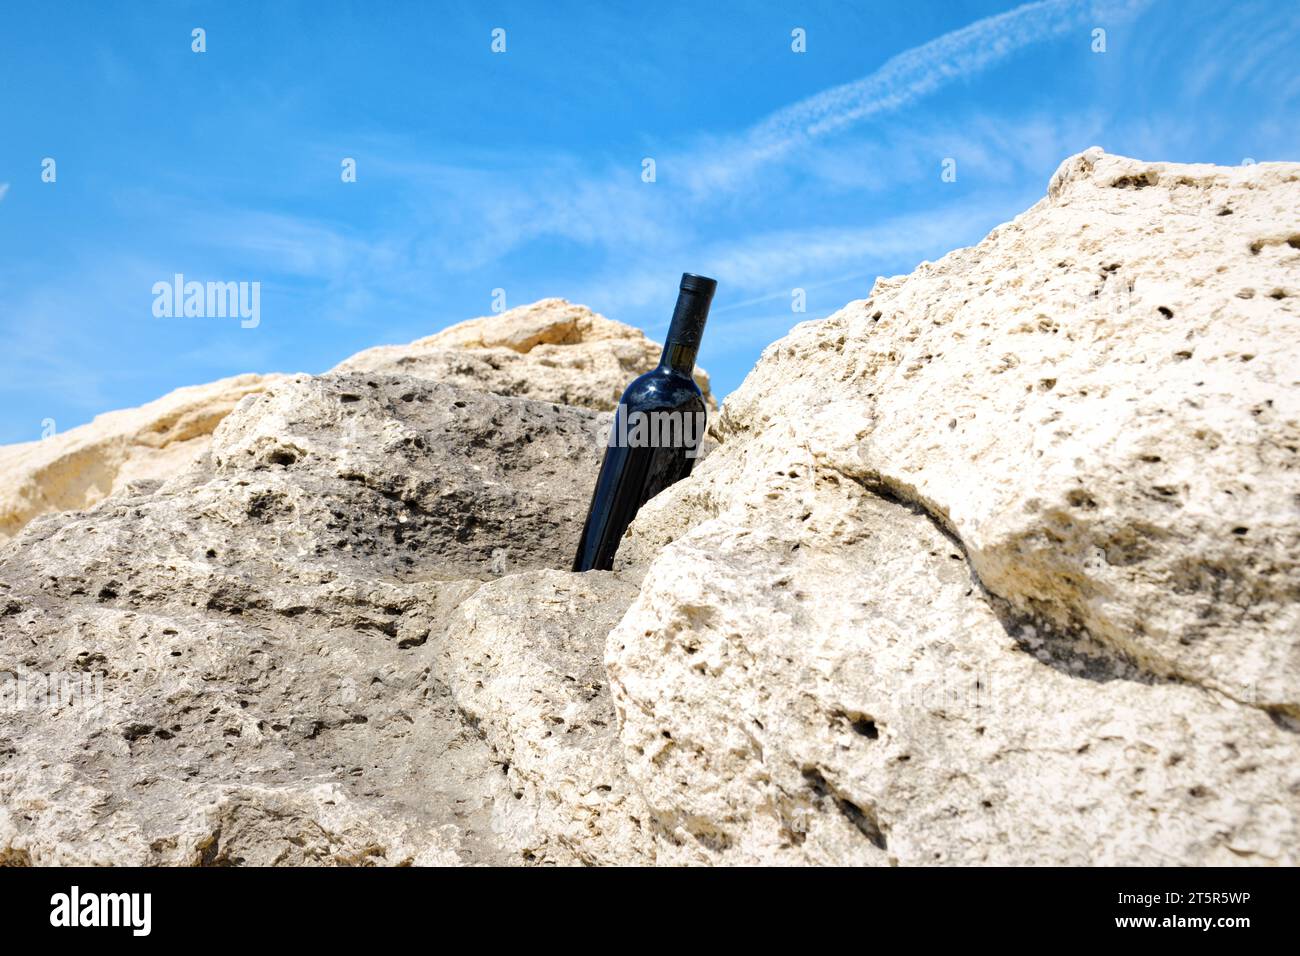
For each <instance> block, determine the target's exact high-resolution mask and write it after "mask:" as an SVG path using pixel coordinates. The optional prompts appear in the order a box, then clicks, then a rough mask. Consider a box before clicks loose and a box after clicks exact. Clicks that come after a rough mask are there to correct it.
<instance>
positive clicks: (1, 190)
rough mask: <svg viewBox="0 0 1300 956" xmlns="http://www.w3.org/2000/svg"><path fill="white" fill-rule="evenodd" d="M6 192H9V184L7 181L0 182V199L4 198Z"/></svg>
mask: <svg viewBox="0 0 1300 956" xmlns="http://www.w3.org/2000/svg"><path fill="white" fill-rule="evenodd" d="M7 192H9V184H8V183H0V199H4V198H5V193H7Z"/></svg>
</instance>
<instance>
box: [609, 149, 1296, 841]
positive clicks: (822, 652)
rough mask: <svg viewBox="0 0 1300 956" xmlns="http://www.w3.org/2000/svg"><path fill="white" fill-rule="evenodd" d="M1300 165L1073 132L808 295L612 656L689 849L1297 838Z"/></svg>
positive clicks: (724, 430)
mask: <svg viewBox="0 0 1300 956" xmlns="http://www.w3.org/2000/svg"><path fill="white" fill-rule="evenodd" d="M1297 293H1300V167H1297V166H1295V165H1291V164H1264V165H1260V166H1251V167H1244V168H1236V169H1229V168H1220V167H1212V166H1178V165H1172V164H1151V163H1142V162H1138V161H1135V160H1130V159H1125V158H1122V157H1117V156H1108V155H1105V154H1103V153H1102V152H1101V151H1100V150H1090V151H1088V152H1087V153H1084V154H1081V155H1079V156H1076V157H1073V158H1071V159H1069V160H1067V161H1066V162H1065V163H1064V164H1063V165H1062V166H1061V169H1060V171H1059V172H1058V173H1057V175H1056V176H1055V177H1054V178H1053V180H1052V183H1051V186H1050V189H1049V194H1048V196H1047V198H1045V199H1044V200H1043V201H1041V202H1040V203H1038V204H1037V205H1035V206H1034V207H1033V208H1032V209H1030V210H1028V211H1027V212H1026V213H1024V214H1022V215H1021V216H1019V217H1017V218H1016V219H1015V220H1014V221H1012V222H1010V223H1007V224H1005V225H1003V226H1000V227H999V228H997V229H995V230H994V231H993V232H992V233H991V234H990V235H989V236H988V237H987V238H986V239H985V240H983V241H982V242H981V243H979V244H978V245H977V246H974V247H972V248H969V249H962V250H958V251H956V252H954V253H952V254H950V255H948V256H945V257H944V258H943V259H942V260H940V261H938V262H935V263H925V264H922V265H921V266H920V267H919V268H918V269H917V270H916V271H915V272H914V273H912V274H911V275H910V276H907V277H900V278H895V279H882V280H880V281H878V282H877V284H876V286H875V288H874V289H873V291H872V294H871V297H870V298H868V299H866V300H864V301H860V302H854V303H851V304H850V305H849V306H847V307H846V308H844V309H843V310H842V311H840V312H838V313H836V314H835V315H833V316H831V317H830V318H828V319H826V320H823V321H818V322H808V323H804V324H802V325H800V326H798V327H796V328H795V329H794V330H793V331H792V332H791V333H790V335H788V336H787V337H786V338H784V339H782V340H781V341H780V342H777V343H776V344H774V345H772V346H770V347H769V348H768V349H767V351H766V352H765V353H764V354H763V357H762V359H761V360H760V362H759V363H758V365H757V367H756V368H755V370H754V371H753V372H752V373H751V374H750V376H749V377H748V378H747V379H746V381H745V383H744V384H743V385H742V387H741V388H740V389H739V391H738V392H736V393H733V394H732V395H731V396H729V397H728V399H727V402H726V404H725V406H724V409H723V412H722V415H721V417H720V421H719V425H718V428H717V434H718V435H719V436H720V437H721V439H722V443H721V445H720V447H719V448H718V449H717V450H716V451H715V452H714V453H713V454H712V455H710V456H709V457H708V458H707V459H706V460H705V461H704V462H703V463H702V464H701V466H700V467H699V469H698V470H697V471H696V473H695V474H694V475H693V476H692V477H691V479H690V480H689V481H686V482H682V483H681V484H679V485H677V486H675V487H674V488H672V489H670V490H669V491H667V492H665V493H664V494H663V495H661V496H659V497H658V498H656V499H655V500H654V501H652V502H651V503H650V504H649V505H648V506H647V508H645V509H643V511H642V513H641V515H640V516H638V518H637V520H636V522H635V523H634V525H633V527H632V529H630V537H629V539H628V540H627V541H626V542H625V545H624V549H623V551H622V558H623V564H624V566H625V567H626V568H627V569H628V570H629V571H633V570H635V571H637V572H638V573H639V574H640V575H642V576H643V581H642V584H641V589H640V592H639V594H638V597H637V599H636V601H635V602H634V604H633V605H632V607H631V609H630V610H629V612H628V614H627V616H626V617H624V619H623V620H622V622H621V623H620V624H619V626H618V627H617V628H615V630H614V631H613V633H612V634H611V635H610V640H609V643H608V645H607V651H606V663H607V666H608V668H609V672H610V677H611V681H612V686H613V692H614V699H615V702H616V705H617V707H618V712H619V716H620V720H621V722H622V740H623V743H624V747H625V753H626V755H627V760H628V766H629V769H630V772H631V773H632V775H633V777H634V779H635V780H636V782H637V784H638V787H639V789H640V791H641V794H642V796H643V798H645V800H646V801H647V803H648V804H649V806H650V808H651V810H652V812H653V813H654V815H655V818H656V820H658V821H659V822H660V823H661V825H662V826H664V827H665V828H666V829H667V830H668V831H670V832H671V834H672V835H673V836H674V837H675V838H676V839H675V841H672V842H673V844H674V851H673V854H674V856H675V857H680V858H684V859H689V860H698V861H701V862H703V861H709V862H720V861H736V862H740V861H752V860H771V861H789V862H822V861H827V862H829V861H839V862H848V861H853V862H862V863H891V864H892V863H901V864H915V863H1021V864H1025V863H1236V862H1245V863H1277V862H1285V863H1291V864H1294V863H1296V862H1297V861H1298V860H1300V856H1298V854H1300V850H1298V849H1297V848H1300V733H1297V731H1298V730H1300V721H1297V719H1296V718H1297V717H1300V567H1298V566H1297V555H1298V554H1300V450H1298V446H1300V308H1297V301H1300V300H1297V298H1296V295H1297Z"/></svg>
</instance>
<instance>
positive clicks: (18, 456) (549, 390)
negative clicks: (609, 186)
mask: <svg viewBox="0 0 1300 956" xmlns="http://www.w3.org/2000/svg"><path fill="white" fill-rule="evenodd" d="M660 349H661V346H660V345H659V344H657V343H655V342H653V341H651V340H650V339H648V338H646V336H645V335H644V334H642V333H641V331H640V330H638V329H634V328H632V327H631V326H629V325H624V324H623V323H621V322H614V321H611V320H610V319H607V318H605V317H604V316H602V315H598V314H596V313H595V312H592V311H591V310H590V309H588V308H586V307H585V306H581V305H573V304H571V303H569V302H566V301H565V300H563V299H543V300H541V301H539V302H535V303H533V304H532V305H525V306H520V307H519V308H515V309H511V310H509V311H508V312H504V313H502V314H500V315H495V316H487V317H484V318H480V319H470V320H469V321H466V322H460V323H458V324H456V325H453V326H451V327H450V328H447V329H444V330H443V331H441V332H438V333H436V334H434V335H431V336H428V337H427V338H423V339H419V340H417V341H415V342H412V343H410V344H409V345H383V346H378V347H376V348H372V349H367V350H365V351H363V352H360V353H358V354H356V355H354V356H352V357H351V358H349V359H346V360H345V361H343V362H341V363H340V364H339V365H338V366H337V367H336V368H335V369H334V371H340V372H342V371H370V372H383V373H386V374H395V375H406V376H410V377H413V378H421V379H432V380H435V381H441V382H447V383H449V384H453V385H463V386H465V387H467V388H475V389H479V390H481V391H488V392H494V393H496V394H498V395H513V396H516V397H519V398H533V399H537V400H539V401H546V402H557V403H560V404H564V405H577V406H581V407H584V408H593V409H600V410H612V409H613V408H614V407H615V406H616V405H617V404H618V399H619V396H620V395H622V393H623V389H624V388H625V387H626V386H627V384H628V383H629V382H630V381H631V380H632V379H633V378H635V377H636V376H638V375H640V374H641V373H643V372H648V371H649V370H650V369H652V368H653V367H654V366H655V364H656V363H657V362H658V361H659V353H660ZM285 377H286V376H284V375H251V374H250V375H238V376H235V377H233V378H227V379H221V380H219V381H216V382H210V383H208V384H206V385H193V386H188V387H185V388H179V389H177V390H176V391H174V392H170V393H168V394H167V395H164V396H163V397H162V398H160V399H157V400H156V401H153V402H150V403H148V404H147V405H142V406H140V407H139V408H128V409H124V410H121V411H115V412H108V413H106V414H103V415H100V416H98V417H97V418H96V419H95V420H94V421H93V422H90V423H89V424H86V425H82V426H79V427H77V428H73V429H69V430H68V431H67V432H64V433H62V434H58V435H54V436H51V437H50V438H47V439H44V440H42V441H39V442H28V443H25V444H21V445H9V446H0V542H3V541H6V540H8V539H9V538H11V537H13V535H15V534H17V533H18V531H19V530H20V529H21V528H22V526H23V525H25V524H26V523H27V522H28V521H30V520H31V519H32V518H34V517H35V516H36V515H39V514H46V513H48V512H51V511H73V510H77V509H81V508H88V507H90V506H91V505H93V504H96V503H97V502H99V501H101V500H102V499H104V498H106V497H107V496H109V495H111V494H114V493H116V492H118V491H121V490H122V489H123V488H124V487H126V485H127V484H129V483H130V482H132V481H136V480H152V479H157V480H162V479H165V478H169V477H171V476H172V475H174V474H176V473H177V472H179V471H180V470H181V469H182V468H184V467H185V466H187V465H188V464H189V463H190V462H192V461H194V460H195V459H196V458H198V457H199V456H200V455H202V454H203V452H205V451H206V450H207V448H208V442H209V440H210V438H211V435H212V430H213V429H214V428H216V427H217V424H218V423H219V422H220V421H221V420H222V419H223V418H225V416H226V415H228V414H229V413H230V411H231V410H232V409H233V408H234V407H235V405H236V404H237V403H238V402H239V400H240V399H241V398H243V397H244V396H245V395H251V394H255V393H257V392H260V391H262V390H263V389H265V388H266V387H267V386H268V385H270V384H272V383H274V382H278V381H282V380H283V379H284V378H285ZM695 378H696V380H697V381H698V382H699V385H700V388H701V390H702V391H703V392H704V397H705V401H706V402H707V403H708V405H709V408H710V409H711V410H715V409H716V408H717V402H716V401H715V400H714V398H713V395H712V394H711V392H710V391H709V377H708V374H707V373H705V372H704V370H703V369H698V370H697V371H696V375H695Z"/></svg>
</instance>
